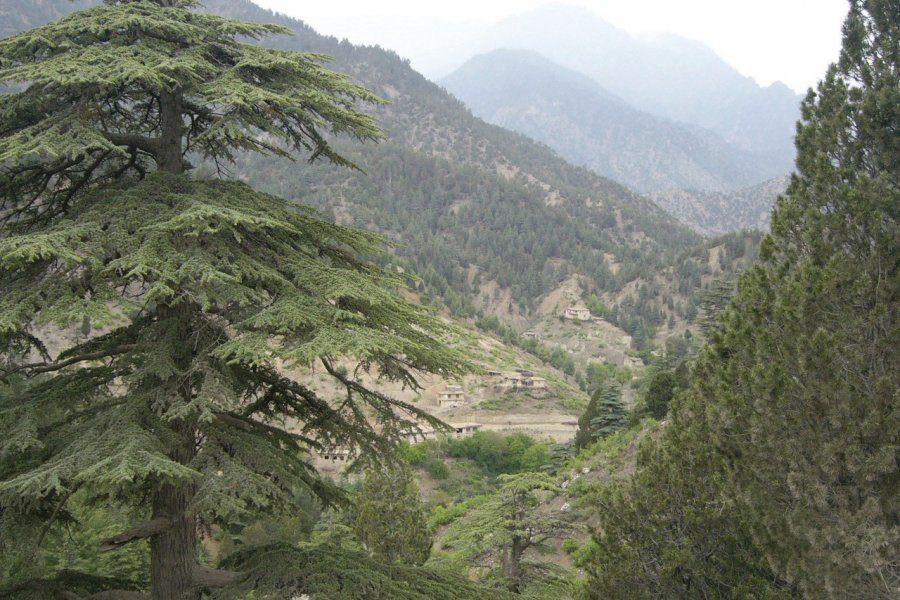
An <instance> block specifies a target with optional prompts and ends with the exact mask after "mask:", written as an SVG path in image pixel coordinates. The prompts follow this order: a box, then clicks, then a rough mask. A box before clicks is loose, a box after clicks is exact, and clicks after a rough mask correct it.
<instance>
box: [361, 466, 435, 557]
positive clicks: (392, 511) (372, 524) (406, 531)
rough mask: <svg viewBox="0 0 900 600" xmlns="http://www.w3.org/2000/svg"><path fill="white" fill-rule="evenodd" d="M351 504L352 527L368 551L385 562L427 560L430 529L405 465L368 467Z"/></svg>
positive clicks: (417, 492)
mask: <svg viewBox="0 0 900 600" xmlns="http://www.w3.org/2000/svg"><path fill="white" fill-rule="evenodd" d="M354 507H355V511H354V512H355V518H354V522H353V529H354V531H355V532H356V537H358V538H359V540H360V541H361V542H362V543H363V546H364V547H365V548H367V549H368V550H369V552H370V554H372V555H373V556H375V557H377V558H379V559H381V560H383V561H385V562H388V563H394V562H400V563H404V564H409V565H421V564H422V563H424V562H425V561H426V560H428V555H429V553H430V552H431V542H432V537H431V531H430V530H429V528H428V522H427V518H426V515H425V508H424V506H423V504H422V501H421V499H420V498H419V488H418V486H417V485H416V482H415V480H414V479H413V477H412V473H411V472H410V471H409V468H408V467H404V466H403V465H396V466H387V467H383V468H373V469H370V470H369V471H368V472H367V473H366V479H365V481H364V482H363V486H362V489H361V490H360V491H359V493H358V494H357V495H356V498H355V503H354Z"/></svg>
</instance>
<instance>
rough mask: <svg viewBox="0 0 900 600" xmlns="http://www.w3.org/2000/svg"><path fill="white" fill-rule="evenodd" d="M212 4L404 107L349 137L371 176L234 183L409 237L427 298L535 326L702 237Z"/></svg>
mask: <svg viewBox="0 0 900 600" xmlns="http://www.w3.org/2000/svg"><path fill="white" fill-rule="evenodd" d="M17 1H18V2H23V3H24V1H25V0H17ZM51 4H54V3H51ZM54 6H55V7H56V8H57V9H59V10H65V8H67V7H70V5H68V4H67V3H65V2H63V0H57V2H56V3H55V4H54ZM207 9H208V10H210V11H213V12H216V13H219V14H223V15H225V16H231V17H236V18H241V19H245V20H254V21H264V22H276V23H281V24H284V25H286V26H288V27H290V28H292V29H293V30H294V32H295V35H293V36H290V37H288V36H280V37H277V38H272V39H270V40H267V43H269V44H270V45H274V46H278V47H281V48H288V49H294V50H304V51H315V52H321V53H325V54H329V55H331V56H334V57H335V59H334V62H333V64H332V66H333V68H335V69H337V70H340V71H343V72H346V73H348V74H349V75H350V76H351V77H352V78H354V79H356V80H359V81H362V82H363V83H364V84H366V85H368V86H370V87H372V88H373V89H375V91H376V92H378V93H379V94H381V95H382V96H383V97H385V98H387V99H389V100H390V101H391V103H390V104H389V105H387V106H384V107H381V108H379V109H378V110H377V111H376V113H377V116H378V117H379V118H380V119H381V120H382V122H383V124H384V126H385V129H386V131H387V134H388V139H387V140H386V141H385V142H383V143H381V144H378V145H360V144H354V143H350V142H346V141H343V140H337V141H336V147H337V148H338V149H339V150H340V151H342V152H344V153H345V154H347V155H348V156H349V157H350V158H351V159H352V160H353V161H354V162H356V164H358V165H359V166H360V167H361V169H362V170H363V172H360V171H352V170H348V169H344V168H337V167H333V166H331V165H328V164H323V163H315V164H312V165H310V164H307V163H303V162H290V161H287V160H283V159H274V158H266V157H241V158H240V159H239V160H238V163H237V164H236V165H234V166H233V167H232V168H231V171H232V174H233V176H235V177H239V178H242V179H245V180H247V181H249V182H251V183H252V184H253V185H254V186H257V187H259V188H261V189H264V190H266V191H270V192H273V193H277V194H280V195H282V196H285V197H288V198H291V199H296V200H298V201H301V202H304V203H307V204H310V205H312V206H314V207H317V208H319V209H321V210H322V211H323V212H325V214H326V215H331V216H333V217H334V218H335V219H336V220H339V221H341V222H343V223H348V224H353V225H357V226H361V227H366V228H369V229H373V230H377V231H380V232H382V233H384V234H386V235H387V236H389V237H391V238H392V239H394V240H396V241H397V242H398V243H399V244H400V245H399V246H398V248H397V250H396V253H397V257H398V258H397V259H396V260H397V261H398V263H399V265H402V266H403V267H404V268H409V267H411V268H413V269H414V270H415V271H416V272H417V273H419V274H420V275H421V277H422V278H423V282H422V283H421V285H420V291H421V292H422V293H424V294H426V295H430V296H435V295H439V296H442V297H443V299H444V301H445V303H446V304H447V305H448V306H450V307H451V309H453V310H454V311H455V312H457V313H458V314H474V313H475V311H476V309H478V308H481V309H484V310H489V311H490V312H492V313H493V314H499V315H502V316H504V317H507V318H512V319H514V320H515V319H519V322H520V323H524V322H525V316H526V315H527V314H528V313H529V312H531V310H532V309H533V307H534V306H535V304H536V302H537V300H538V299H539V298H540V296H541V295H542V294H545V293H547V292H549V291H551V290H553V289H554V288H555V287H557V286H558V285H559V284H560V282H561V281H563V280H565V279H566V278H567V277H569V276H571V275H572V274H574V273H578V274H581V275H582V276H584V277H586V278H587V279H588V280H589V281H591V282H592V284H593V285H594V286H596V288H598V289H601V290H615V289H618V288H620V287H622V286H623V285H625V283H627V282H628V281H629V280H631V279H633V278H635V277H637V276H639V275H640V274H642V273H643V274H649V273H652V272H653V271H654V270H655V269H656V268H658V267H659V266H661V265H663V264H665V262H666V260H667V258H670V257H672V256H675V255H677V254H678V253H679V252H681V251H683V250H684V249H686V248H688V247H689V246H691V245H692V244H694V243H696V242H697V241H698V240H699V237H698V236H697V235H696V234H694V233H692V232H691V231H689V230H688V229H687V228H686V227H684V226H682V225H680V224H678V223H677V222H676V221H675V220H674V219H673V218H671V217H670V216H669V215H667V214H666V213H665V212H664V211H663V210H662V209H660V208H659V207H657V206H656V205H655V204H653V203H652V202H650V201H649V200H647V199H645V198H642V197H640V196H638V195H636V194H634V193H633V192H630V191H629V190H627V189H625V188H624V187H622V186H620V185H618V184H616V183H614V182H612V181H610V180H607V179H604V178H602V177H599V176H597V175H595V174H593V173H591V172H589V171H588V170H586V169H583V168H577V167H573V166H571V165H569V164H568V163H566V162H564V161H563V160H561V159H560V158H558V157H557V156H556V155H555V154H554V153H553V152H552V151H551V150H550V149H549V148H547V147H545V146H542V145H540V144H537V143H535V142H533V141H531V140H529V139H528V138H525V137H524V136H521V135H518V134H515V133H512V132H509V131H507V130H504V129H501V128H499V127H495V126H491V125H487V124H486V123H484V122H483V121H480V120H479V119H476V118H474V117H473V116H472V115H471V113H469V111H468V110H467V109H466V108H465V107H464V106H463V105H462V104H461V103H460V102H459V101H458V100H456V99H455V98H453V97H452V96H450V95H449V94H448V93H446V92H445V91H444V90H442V89H441V88H439V87H438V86H437V85H435V84H433V83H431V82H429V81H427V80H426V79H425V78H424V77H422V76H421V75H419V74H418V73H416V72H415V71H413V70H412V69H411V68H410V67H409V65H408V64H407V63H406V62H405V61H403V60H401V59H400V58H399V57H398V56H397V55H396V54H394V53H391V52H388V51H385V50H383V49H380V48H371V47H359V46H353V45H352V44H349V43H347V42H339V41H338V40H336V39H334V38H326V37H323V36H320V35H318V34H317V33H315V32H314V31H313V30H312V29H310V28H309V27H307V26H305V25H304V24H303V23H301V22H299V21H296V20H292V19H288V18H286V17H283V16H280V15H275V14H273V13H271V12H268V11H265V10H262V9H260V8H259V7H257V6H256V5H254V4H252V3H250V2H248V1H246V0H209V1H208V2H207ZM50 16H55V15H52V14H51V15H50ZM48 18H49V16H48ZM31 24H32V25H36V24H37V23H31ZM207 168H208V167H207ZM613 263H615V264H616V265H617V266H616V269H615V270H613V269H611V268H610V265H611V264H613Z"/></svg>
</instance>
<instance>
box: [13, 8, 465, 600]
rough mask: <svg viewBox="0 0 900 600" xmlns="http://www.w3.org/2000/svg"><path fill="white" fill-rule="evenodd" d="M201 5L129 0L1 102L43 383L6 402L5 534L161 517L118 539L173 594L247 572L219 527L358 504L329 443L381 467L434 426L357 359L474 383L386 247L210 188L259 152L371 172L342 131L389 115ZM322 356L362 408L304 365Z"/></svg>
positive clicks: (336, 79)
mask: <svg viewBox="0 0 900 600" xmlns="http://www.w3.org/2000/svg"><path fill="white" fill-rule="evenodd" d="M196 6H197V5H196V4H195V3H194V2H193V1H191V0H157V1H155V2H153V1H148V0H119V1H107V2H106V3H104V4H103V5H101V6H98V7H96V8H94V9H90V10H88V11H84V12H79V13H75V14H73V15H71V16H69V17H67V18H65V19H62V20H60V21H58V22H56V23H52V24H50V25H47V26H44V27H41V28H39V29H36V30H33V31H30V32H26V33H23V34H20V35H17V36H14V37H11V38H8V39H5V40H0V82H20V86H19V88H17V89H19V90H21V91H16V92H10V93H5V94H2V95H0V219H2V229H0V288H2V290H3V294H2V296H0V342H2V347H0V352H2V353H3V356H4V357H5V359H6V365H5V366H4V367H3V368H4V375H3V376H4V378H5V379H11V378H14V377H18V376H24V377H26V379H28V380H30V381H31V384H30V385H27V386H25V387H24V388H23V389H22V390H21V391H18V392H16V393H15V394H4V395H2V396H0V399H2V405H0V475H2V481H0V526H5V525H6V524H13V523H14V524H16V526H17V527H23V526H25V525H27V524H29V523H32V524H35V525H38V524H41V525H40V526H41V527H44V526H47V523H48V522H51V521H54V520H59V519H61V518H63V517H65V515H66V503H67V501H68V500H69V498H71V496H72V495H73V493H74V492H76V490H82V493H85V494H86V496H87V502H88V503H91V502H108V501H113V502H117V503H123V504H128V505H136V506H138V507H140V509H141V510H142V512H143V513H144V515H145V517H146V520H145V521H144V522H141V523H136V524H135V526H134V527H133V528H131V529H129V530H128V531H125V532H123V533H122V534H121V535H118V536H115V537H113V538H111V539H110V540H108V541H107V543H106V546H107V547H108V548H109V549H114V548H117V547H119V546H121V545H123V544H127V543H130V542H132V541H135V540H143V539H148V540H149V543H150V550H151V563H152V567H151V574H150V575H151V577H150V579H151V582H152V586H151V590H150V597H152V598H153V599H154V600H161V599H166V600H172V599H177V600H188V599H196V598H199V597H200V594H201V592H202V590H203V589H206V588H210V587H217V586H222V585H227V584H230V583H231V582H233V581H235V580H236V579H239V577H240V574H239V573H233V572H227V571H214V570H212V569H208V568H205V567H202V566H200V565H199V563H198V555H197V541H198V540H197V531H198V527H199V526H200V525H201V524H212V523H221V524H228V523H230V522H233V521H235V520H237V519H240V518H241V517H242V516H244V515H246V514H247V513H248V511H257V510H287V509H290V508H291V501H292V498H296V497H297V494H295V493H293V491H294V490H295V489H296V488H297V487H298V486H306V487H307V488H309V489H311V490H313V491H314V492H315V493H316V494H318V495H319V496H320V497H321V498H322V499H323V500H324V501H325V502H326V503H329V502H333V501H335V500H336V499H337V496H336V495H335V494H336V492H335V490H334V489H332V488H330V487H329V486H328V485H326V484H325V483H323V482H322V481H321V480H320V479H319V478H318V477H317V475H316V473H315V472H314V471H313V470H312V469H311V468H310V467H309V466H308V464H307V463H306V462H305V461H304V460H303V456H304V452H305V449H307V448H309V447H313V448H315V447H319V446H322V445H325V446H336V445H346V446H350V447H354V448H357V449H359V450H360V451H362V452H371V453H373V454H375V455H379V454H382V453H384V452H385V451H387V450H388V449H389V448H390V447H392V446H393V444H394V443H395V442H396V440H397V439H399V433H400V432H402V431H403V430H406V429H409V428H410V427H413V426H414V421H415V420H416V419H430V417H428V416H427V415H425V414H424V413H422V412H421V411H418V410H417V409H415V408H414V407H413V406H410V405H407V404H404V403H402V402H398V401H396V400H394V399H392V398H389V397H387V396H385V395H383V394H380V393H378V392H376V391H372V390H370V389H367V388H366V387H364V386H363V385H361V384H360V383H359V382H358V381H357V380H356V378H355V377H354V376H353V375H346V374H345V373H346V372H345V371H344V370H342V369H338V368H337V366H336V364H335V361H336V360H337V359H338V358H339V357H352V358H354V359H356V360H357V361H358V362H359V365H360V367H361V368H362V369H364V370H373V371H375V372H377V373H378V374H379V375H380V376H382V377H385V378H388V379H392V380H399V381H401V382H403V383H404V384H406V385H411V386H416V385H417V384H416V380H415V374H416V372H417V371H419V370H424V371H430V372H437V373H444V374H446V373H451V372H458V371H459V370H460V369H462V368H463V367H464V363H463V361H462V360H460V359H459V357H458V356H457V355H456V354H454V353H453V352H451V351H450V350H448V349H447V348H446V347H445V346H443V345H442V344H441V343H440V342H439V341H438V340H439V338H440V335H439V331H440V323H439V322H438V321H437V319H436V318H435V317H434V316H433V315H431V314H430V313H428V312H427V311H425V310H424V309H422V308H420V307H417V306H415V305H412V304H410V303H408V302H406V301H404V300H402V299H400V298H399V296H398V295H397V294H396V292H395V290H396V289H397V288H398V287H399V286H402V285H404V284H405V280H404V279H402V278H400V277H398V276H396V275H392V274H391V273H389V272H385V271H382V270H379V269H377V268H375V267H374V266H372V265H371V264H370V263H368V262H366V261H365V260H364V258H363V257H365V256H368V255H371V254H373V253H375V252H379V251H381V249H382V242H381V240H380V239H379V238H377V237H375V236H372V235H370V234H367V233H364V232H360V231H354V230H348V229H344V228H341V227H337V226H334V225H330V224H328V223H325V222H323V221H321V220H319V219H318V218H316V216H315V215H314V214H312V213H310V212H309V211H306V210H304V209H302V208H297V207H294V206H291V205H289V204H288V203H286V202H284V201H283V200H280V199H278V198H275V197H272V196H269V195H266V194H261V193H258V192H255V191H254V190H252V189H251V188H249V187H247V186H246V185H243V184H240V183H236V182H228V181H222V180H198V179H196V178H191V177H189V176H188V172H189V170H190V167H191V165H190V162H189V161H192V160H194V161H196V160H204V159H205V160H208V161H210V162H212V163H213V164H215V165H217V166H219V167H220V168H224V167H225V166H226V165H227V163H228V162H229V161H230V160H231V159H232V158H233V157H234V155H235V153H238V152H245V151H251V152H264V153H272V154H285V153H286V152H288V151H292V150H301V151H305V152H306V153H307V154H308V155H309V158H310V159H315V158H317V157H325V158H327V159H330V160H331V161H334V162H336V163H339V164H347V162H346V161H345V160H344V159H343V158H342V157H341V156H339V155H338V154H336V153H335V152H333V151H332V150H331V148H330V146H329V144H328V142H327V140H326V137H325V136H326V135H327V134H349V135H350V136H352V137H355V138H358V139H361V140H377V139H378V138H379V137H380V135H381V134H380V130H379V129H378V127H377V125H376V123H375V122H374V121H373V120H372V119H371V118H370V117H368V116H367V115H365V114H364V113H361V112H359V110H358V109H357V108H356V107H357V105H358V104H359V103H361V102H362V103H366V102H369V103H371V102H377V101H378V99H377V98H375V97H374V96H373V95H372V94H370V93H369V92H368V91H366V90H365V89H363V88H361V87H358V86H356V85H353V84H352V83H350V82H348V81H347V80H346V78H345V77H343V76H341V75H339V74H336V73H334V72H331V71H329V70H327V69H325V68H323V67H322V66H321V62H322V61H323V57H320V56H314V55H302V54H297V53H292V52H284V51H277V50H268V49H262V48H260V47H258V46H254V45H250V44H246V43H242V42H240V41H238V39H239V38H256V37H259V36H262V35H265V34H270V33H284V32H285V31H284V30H283V29H281V28H279V27H274V26H267V25H257V24H246V23H241V22H237V21H233V20H229V19H224V18H220V17H216V16H211V15H205V14H201V13H198V12H195V11H194V10H192V9H194V8H196ZM86 322H87V323H91V324H93V325H95V326H102V327H104V328H105V330H106V331H107V332H106V333H104V334H103V335H99V336H96V337H94V338H92V339H89V340H87V341H83V342H81V343H77V344H75V345H73V346H72V347H69V348H67V349H65V350H64V351H63V352H62V353H61V354H59V355H58V356H51V355H50V354H49V353H48V352H47V349H46V347H45V344H44V343H43V341H42V339H41V332H42V331H46V330H47V329H48V328H59V327H66V326H69V325H71V324H79V325H80V324H82V323H86ZM35 357H39V358H38V359H37V360H36V359H35ZM316 362H317V363H319V364H320V366H321V367H322V368H324V370H325V372H327V373H328V374H330V375H331V376H332V377H333V378H335V379H336V380H337V381H339V382H340V383H341V384H342V385H343V387H344V389H345V391H346V394H345V397H344V398H343V399H342V400H341V401H340V402H339V403H336V402H329V399H326V398H321V397H319V396H318V395H317V394H316V393H315V392H314V391H313V390H311V389H310V388H309V387H308V386H306V385H304V384H303V383H301V382H298V381H296V380H293V379H290V378H288V377H286V376H285V375H284V368H290V367H292V366H305V365H309V364H312V363H316ZM285 424H289V425H291V426H292V427H291V432H289V431H287V430H286V429H285V428H284V425H285ZM23 524H24V525H23ZM8 532H9V531H8V530H4V531H3V532H2V533H3V538H4V539H8V538H7V533H8ZM37 537H39V536H37V535H36V536H35V537H34V538H32V540H35V539H37ZM17 539H23V538H18V536H17ZM25 539H27V538H25ZM23 542H24V539H23ZM0 560H4V557H0ZM54 585H56V584H54Z"/></svg>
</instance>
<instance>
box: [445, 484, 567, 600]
mask: <svg viewBox="0 0 900 600" xmlns="http://www.w3.org/2000/svg"><path fill="white" fill-rule="evenodd" d="M498 480H499V481H500V482H501V483H502V485H501V487H500V489H499V490H498V491H497V492H495V493H494V494H493V495H491V496H490V498H489V499H488V500H487V501H486V502H483V503H480V504H478V505H477V506H475V507H474V508H473V509H471V510H470V511H469V513H467V514H466V515H464V516H463V517H461V518H460V519H459V520H458V521H456V522H454V523H453V524H452V525H451V526H450V527H449V528H448V531H447V532H446V534H445V535H444V537H443V538H442V539H441V546H442V549H443V550H445V551H450V552H451V553H452V554H453V555H454V556H455V557H456V558H458V559H461V560H463V561H464V562H465V564H468V565H472V564H482V565H485V564H486V565H488V566H491V567H495V566H497V565H499V567H500V568H499V575H500V576H501V577H502V578H503V581H504V582H505V584H506V587H507V588H508V589H509V591H511V592H513V593H516V594H518V593H521V592H522V591H523V590H524V589H525V586H526V584H527V581H528V577H527V574H526V570H525V568H524V565H523V563H524V557H525V552H526V551H528V550H529V549H541V548H543V547H545V546H546V543H547V542H548V541H550V540H553V539H558V538H560V537H563V536H564V535H566V533H567V532H569V531H571V529H572V528H571V526H570V525H569V524H568V523H566V522H565V521H563V520H561V519H559V518H557V517H555V516H553V515H552V514H547V512H546V511H542V510H540V507H539V493H540V492H541V491H544V492H549V493H559V492H561V491H562V489H561V488H560V487H559V486H557V485H556V483H555V482H554V481H553V480H552V478H551V477H550V476H549V475H547V474H545V473H517V474H515V475H500V476H499V477H498Z"/></svg>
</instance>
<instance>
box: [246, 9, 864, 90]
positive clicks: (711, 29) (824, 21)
mask: <svg viewBox="0 0 900 600" xmlns="http://www.w3.org/2000/svg"><path fill="white" fill-rule="evenodd" d="M253 1H254V2H256V3H257V4H259V5H260V6H264V7H266V8H271V9H273V10H276V11H278V12H282V13H285V14H288V15H290V16H293V17H297V18H299V19H302V20H304V21H306V22H307V23H308V24H310V25H312V26H313V27H314V28H315V29H316V30H318V31H319V32H321V33H325V34H328V35H334V36H337V37H339V38H344V37H346V38H348V39H349V40H350V41H352V42H356V43H366V44H375V43H377V44H380V45H382V46H384V47H387V48H391V49H394V50H396V51H397V52H398V53H399V54H401V55H402V56H405V57H407V58H411V59H413V60H412V62H413V66H414V67H415V66H417V58H420V57H419V56H417V55H420V54H427V53H428V51H429V48H427V47H425V46H427V45H428V40H427V38H425V39H423V36H422V34H421V31H419V32H417V31H415V29H416V28H419V29H421V28H422V25H423V23H426V22H428V23H430V24H432V25H434V23H431V22H432V21H447V22H448V23H457V24H458V23H460V22H463V21H490V22H493V21H498V20H500V19H502V18H503V17H506V16H509V15H514V14H520V13H523V12H527V11H529V10H531V9H533V8H535V7H537V6H540V5H542V4H547V3H548V2H547V0H451V1H449V2H428V1H427V0H424V1H423V0H379V1H377V2H372V1H371V0H369V1H362V0H326V1H324V2H298V1H297V0H253ZM565 3H566V4H572V5H578V6H584V7H587V8H589V9H591V10H592V11H593V12H594V13H595V14H597V15H598V16H599V17H601V18H602V19H605V20H606V21H609V22H610V23H612V24H613V25H616V26H617V27H620V28H622V29H625V30H627V31H629V32H632V33H637V32H644V31H667V32H671V33H676V34H679V35H682V36H684V37H688V38H692V39H696V40H700V41H702V42H704V43H706V44H707V45H709V46H710V47H711V48H712V49H713V50H714V51H715V52H716V53H717V54H718V55H719V56H721V57H722V58H724V59H725V60H726V61H727V62H729V63H730V64H731V65H733V66H734V67H735V68H736V69H737V70H738V71H740V72H741V73H743V74H744V75H749V76H751V77H753V78H754V79H756V81H757V82H758V83H760V84H762V85H768V84H770V83H772V82H773V81H776V80H781V81H783V82H784V83H786V84H788V85H789V86H791V87H792V88H794V89H795V90H797V91H799V92H803V91H805V89H806V88H807V87H809V86H811V85H814V84H815V82H816V81H817V80H818V79H820V78H821V76H822V75H823V74H824V72H825V68H826V67H827V65H828V64H829V63H830V62H833V61H834V60H835V59H836V58H837V53H838V50H839V49H840V42H841V35H840V29H841V23H842V22H843V18H844V16H845V15H846V12H847V2H846V0H743V1H735V0H677V1H675V0H567V1H566V2H565ZM396 17H404V18H403V19H397V18H396ZM448 29H449V28H448ZM453 29H454V30H455V29H456V28H453ZM432 50H433V49H432ZM422 66H425V65H424V63H423V64H422ZM426 70H427V69H426ZM426 74H427V73H426Z"/></svg>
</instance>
